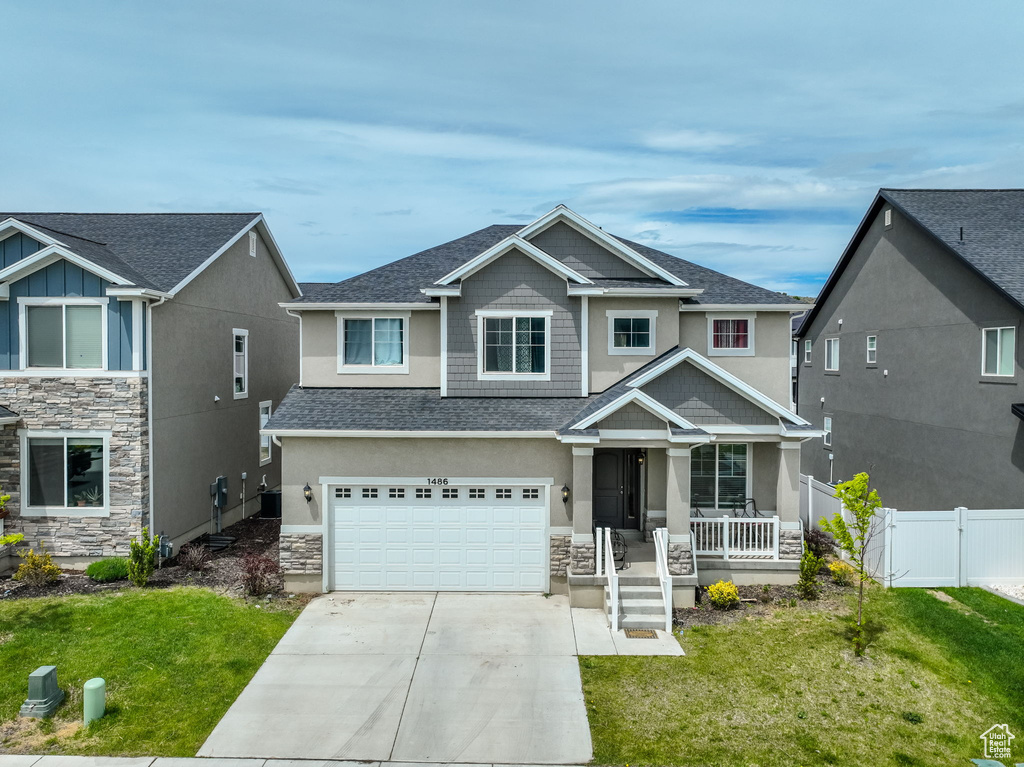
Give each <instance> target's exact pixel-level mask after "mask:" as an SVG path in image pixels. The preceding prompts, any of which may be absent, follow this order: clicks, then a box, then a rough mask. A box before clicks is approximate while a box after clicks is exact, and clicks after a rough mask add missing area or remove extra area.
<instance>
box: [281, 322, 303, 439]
mask: <svg viewBox="0 0 1024 767" xmlns="http://www.w3.org/2000/svg"><path fill="white" fill-rule="evenodd" d="M284 313H285V314H287V315H288V316H289V317H294V318H295V319H297V320H298V321H299V386H302V312H293V311H292V310H291V309H285V310H284ZM277 444H278V445H280V444H281V443H280V442H278V443H277Z"/></svg>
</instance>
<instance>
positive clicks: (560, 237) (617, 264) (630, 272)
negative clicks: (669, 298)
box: [530, 222, 650, 280]
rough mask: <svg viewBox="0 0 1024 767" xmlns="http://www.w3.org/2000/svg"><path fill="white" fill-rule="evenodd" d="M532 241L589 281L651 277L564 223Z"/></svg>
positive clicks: (546, 230) (551, 227) (553, 226)
mask: <svg viewBox="0 0 1024 767" xmlns="http://www.w3.org/2000/svg"><path fill="white" fill-rule="evenodd" d="M530 242H531V243H532V244H534V245H536V246H537V247H538V248H540V249H541V250H543V251H544V252H545V253H548V254H550V255H552V256H554V257H555V258H557V259H558V260H559V261H561V262H562V263H563V264H565V265H566V266H568V267H569V268H570V269H572V270H574V271H576V272H579V273H580V274H582V275H583V276H584V277H586V278H587V279H591V280H593V279H597V278H608V279H637V278H638V279H643V278H647V277H649V276H650V275H648V274H645V273H644V272H641V271H640V270H639V269H637V268H636V267H635V266H632V265H631V264H628V263H627V262H626V261H624V260H623V259H621V258H620V257H618V256H616V255H615V254H614V253H611V252H610V251H608V250H607V249H606V248H604V247H602V246H600V245H598V244H597V243H596V242H594V241H593V240H592V239H590V238H589V237H587V236H585V235H583V234H580V233H579V232H577V231H576V230H575V229H573V228H572V227H571V226H569V225H568V224H564V223H561V222H559V223H557V224H554V225H552V226H549V227H548V228H547V229H545V230H544V231H543V232H541V233H540V234H538V235H536V236H534V237H533V238H531V240H530Z"/></svg>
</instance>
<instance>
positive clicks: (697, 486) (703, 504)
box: [690, 444, 749, 509]
mask: <svg viewBox="0 0 1024 767" xmlns="http://www.w3.org/2000/svg"><path fill="white" fill-rule="evenodd" d="M748 448H749V446H748V445H745V444H738V445H701V446H700V447H698V448H697V449H695V450H694V451H693V452H692V454H691V458H690V505H691V506H697V507H699V508H702V509H742V508H743V505H744V504H745V503H746V500H747V477H748V475H749V460H748V455H749V449H748Z"/></svg>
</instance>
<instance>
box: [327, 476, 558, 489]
mask: <svg viewBox="0 0 1024 767" xmlns="http://www.w3.org/2000/svg"><path fill="white" fill-rule="evenodd" d="M431 479H441V478H439V477H436V476H430V477H423V476H420V477H319V478H318V479H317V483H318V484H320V485H325V486H327V485H423V486H424V487H446V486H447V487H451V486H453V485H457V486H459V487H463V486H467V485H484V486H504V485H512V486H514V487H516V486H519V485H554V484H555V480H554V478H552V477H443V479H445V480H447V482H446V484H445V485H437V484H432V483H431V482H430V480H431Z"/></svg>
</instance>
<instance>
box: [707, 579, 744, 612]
mask: <svg viewBox="0 0 1024 767" xmlns="http://www.w3.org/2000/svg"><path fill="white" fill-rule="evenodd" d="M708 597H709V598H710V599H711V604H712V605H713V606H715V607H717V608H718V609H719V610H728V609H729V608H730V607H734V606H735V605H738V604H739V602H740V592H739V591H738V590H737V589H736V584H735V583H733V582H732V581H719V582H718V583H712V584H711V585H710V586H708Z"/></svg>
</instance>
